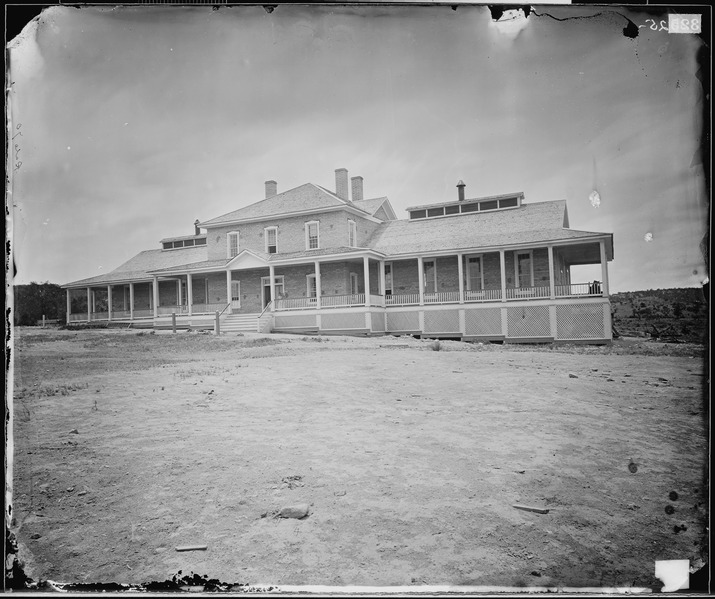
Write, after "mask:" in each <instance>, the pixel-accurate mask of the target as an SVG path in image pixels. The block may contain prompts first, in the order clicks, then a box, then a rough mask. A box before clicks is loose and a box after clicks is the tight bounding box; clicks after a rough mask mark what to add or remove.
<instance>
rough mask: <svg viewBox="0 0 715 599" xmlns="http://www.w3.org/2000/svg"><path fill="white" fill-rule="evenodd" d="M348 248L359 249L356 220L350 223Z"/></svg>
mask: <svg viewBox="0 0 715 599" xmlns="http://www.w3.org/2000/svg"><path fill="white" fill-rule="evenodd" d="M348 247H351V248H354V247H357V225H356V224H355V221H354V220H349V221H348Z"/></svg>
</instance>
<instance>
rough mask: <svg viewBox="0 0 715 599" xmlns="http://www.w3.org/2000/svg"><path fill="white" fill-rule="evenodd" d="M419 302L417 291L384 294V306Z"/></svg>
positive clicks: (409, 304)
mask: <svg viewBox="0 0 715 599" xmlns="http://www.w3.org/2000/svg"><path fill="white" fill-rule="evenodd" d="M419 303H420V294H419V293H398V294H395V295H386V296H385V305H386V306H415V305H417V304H419Z"/></svg>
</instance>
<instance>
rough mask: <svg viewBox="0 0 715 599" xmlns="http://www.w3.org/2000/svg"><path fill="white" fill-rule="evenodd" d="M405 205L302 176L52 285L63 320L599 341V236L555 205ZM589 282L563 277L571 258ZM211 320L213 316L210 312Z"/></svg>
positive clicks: (359, 186)
mask: <svg viewBox="0 0 715 599" xmlns="http://www.w3.org/2000/svg"><path fill="white" fill-rule="evenodd" d="M465 187H466V186H465V184H464V183H462V182H461V181H460V182H459V184H458V185H457V194H456V196H455V198H454V200H453V201H450V202H442V203H436V204H425V205H418V206H414V207H411V208H408V209H407V212H408V218H406V219H397V218H396V215H395V213H394V211H393V209H392V207H391V205H390V202H389V200H388V199H387V198H386V197H377V198H364V197H363V179H362V177H352V179H349V177H348V172H347V170H346V169H338V170H336V171H335V190H329V189H326V188H324V187H321V186H319V185H315V184H313V183H306V184H304V185H301V186H299V187H296V188H293V189H290V190H288V191H283V192H280V193H279V192H278V186H277V183H276V182H275V181H267V182H266V183H265V198H264V199H263V200H261V201H258V202H255V203H253V204H250V205H248V206H245V207H244V208H240V209H238V210H234V211H232V212H229V213H227V214H224V215H222V216H218V217H216V218H212V219H209V220H205V221H203V222H200V221H196V222H195V223H194V234H193V235H187V236H180V237H170V238H166V239H162V240H161V242H160V243H161V248H160V249H154V250H147V251H144V252H141V253H139V254H138V255H137V256H135V257H134V258H132V259H131V260H129V261H128V262H126V263H125V264H123V265H121V266H119V267H118V268H116V269H115V270H114V271H112V272H110V273H107V274H105V275H101V276H98V277H92V278H90V279H84V280H81V281H75V282H73V283H68V284H66V285H64V287H65V288H66V289H67V320H68V322H69V323H79V322H95V321H105V322H119V323H123V324H128V325H132V326H151V327H157V328H161V327H166V326H169V325H170V323H172V322H174V323H177V326H179V327H183V328H186V327H192V328H206V327H212V326H213V324H214V322H215V320H216V318H217V317H218V318H219V319H220V322H221V330H252V331H257V330H260V331H266V332H267V331H275V332H308V333H323V334H329V333H336V334H337V333H339V334H362V335H373V334H379V335H382V334H411V335H418V336H424V337H436V338H458V339H465V340H477V339H479V340H491V341H508V342H548V341H586V342H590V343H606V342H609V341H610V340H611V321H610V315H611V312H610V303H609V299H608V262H609V261H610V260H612V259H613V236H612V234H610V233H596V232H587V231H579V230H574V229H571V228H569V220H568V211H567V207H566V202H565V201H552V202H540V203H527V202H525V201H524V194H523V193H511V194H503V195H499V196H491V197H482V198H467V197H466V196H465ZM589 264H590V265H600V271H601V280H600V281H592V282H572V281H571V267H572V266H574V265H589ZM217 315H218V316H217Z"/></svg>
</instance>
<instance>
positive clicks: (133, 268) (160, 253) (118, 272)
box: [63, 246, 206, 287]
mask: <svg viewBox="0 0 715 599" xmlns="http://www.w3.org/2000/svg"><path fill="white" fill-rule="evenodd" d="M205 261H206V246H196V247H192V248H184V249H180V250H169V251H164V250H145V251H143V252H139V253H138V254H137V255H136V256H134V257H133V258H131V259H129V260H127V261H126V262H125V263H124V264H122V265H121V266H118V267H117V268H115V269H114V270H113V271H111V272H108V273H106V274H103V275H98V276H96V277H90V278H88V279H81V280H79V281H72V282H71V283H66V284H65V285H63V287H74V286H84V285H94V284H96V285H99V284H102V283H106V284H109V283H113V282H115V281H128V282H131V281H138V280H148V279H151V278H152V277H151V275H150V274H149V272H151V271H154V270H159V269H162V268H171V267H173V266H181V265H185V264H193V263H196V262H205Z"/></svg>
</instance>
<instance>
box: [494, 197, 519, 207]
mask: <svg viewBox="0 0 715 599" xmlns="http://www.w3.org/2000/svg"><path fill="white" fill-rule="evenodd" d="M518 205H519V200H518V199H517V198H508V199H506V200H499V208H516V207H517V206H518Z"/></svg>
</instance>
